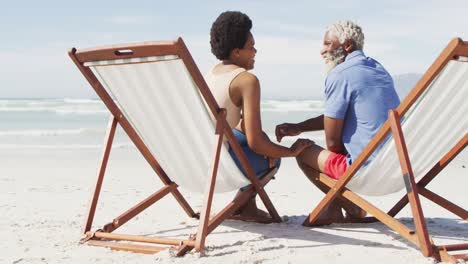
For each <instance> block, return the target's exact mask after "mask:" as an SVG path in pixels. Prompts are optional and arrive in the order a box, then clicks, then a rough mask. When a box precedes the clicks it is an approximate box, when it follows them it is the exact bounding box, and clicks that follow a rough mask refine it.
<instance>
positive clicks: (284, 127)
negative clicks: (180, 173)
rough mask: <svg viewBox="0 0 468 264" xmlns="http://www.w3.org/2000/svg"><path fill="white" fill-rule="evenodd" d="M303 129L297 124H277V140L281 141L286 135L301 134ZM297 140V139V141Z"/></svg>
mask: <svg viewBox="0 0 468 264" xmlns="http://www.w3.org/2000/svg"><path fill="white" fill-rule="evenodd" d="M301 132H302V131H301V130H300V128H299V126H298V125H297V124H291V123H283V124H281V125H277V126H276V129H275V134H276V140H277V141H278V142H281V139H282V138H283V137H285V136H297V135H299V134H301ZM296 142H297V141H296Z"/></svg>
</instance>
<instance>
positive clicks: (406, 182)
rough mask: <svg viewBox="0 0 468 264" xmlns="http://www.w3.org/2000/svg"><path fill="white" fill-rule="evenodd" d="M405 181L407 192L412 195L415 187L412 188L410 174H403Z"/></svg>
mask: <svg viewBox="0 0 468 264" xmlns="http://www.w3.org/2000/svg"><path fill="white" fill-rule="evenodd" d="M403 180H404V181H405V186H406V192H407V193H410V192H412V191H413V187H412V186H411V180H410V175H409V173H405V174H403Z"/></svg>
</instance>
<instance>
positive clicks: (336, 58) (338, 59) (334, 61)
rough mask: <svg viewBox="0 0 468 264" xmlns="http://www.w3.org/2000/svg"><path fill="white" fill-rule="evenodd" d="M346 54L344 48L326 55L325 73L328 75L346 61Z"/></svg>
mask: <svg viewBox="0 0 468 264" xmlns="http://www.w3.org/2000/svg"><path fill="white" fill-rule="evenodd" d="M345 57H346V55H345V53H344V50H343V48H342V47H339V48H338V49H336V50H334V51H332V52H331V53H325V55H324V56H323V58H324V60H325V72H326V73H327V74H328V73H330V71H331V70H333V69H334V68H335V67H336V66H337V65H338V64H340V63H342V62H343V61H344V60H345Z"/></svg>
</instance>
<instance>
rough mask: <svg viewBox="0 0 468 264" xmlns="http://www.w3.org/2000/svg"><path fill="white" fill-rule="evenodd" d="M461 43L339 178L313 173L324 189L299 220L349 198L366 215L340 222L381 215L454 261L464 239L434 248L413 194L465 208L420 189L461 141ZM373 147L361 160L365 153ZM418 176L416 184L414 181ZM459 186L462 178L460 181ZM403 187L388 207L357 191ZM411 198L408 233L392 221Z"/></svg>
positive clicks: (464, 68) (467, 107)
mask: <svg viewBox="0 0 468 264" xmlns="http://www.w3.org/2000/svg"><path fill="white" fill-rule="evenodd" d="M467 98H468V42H463V41H462V40H461V39H458V38H456V39H453V40H452V41H451V42H450V43H449V44H448V46H447V47H446V48H445V49H444V51H443V52H442V53H441V54H440V56H439V57H438V58H437V59H436V61H435V62H434V63H433V64H432V66H431V67H430V68H429V69H428V71H427V72H426V73H425V74H424V76H423V77H422V78H421V79H420V80H419V82H418V83H417V84H416V86H415V87H414V88H413V90H412V91H410V93H409V94H408V96H407V97H406V98H405V99H404V100H403V101H402V103H401V104H400V105H399V106H398V108H397V109H396V110H391V111H390V112H389V118H388V120H387V121H386V122H385V123H384V124H383V126H382V127H381V129H380V130H379V131H378V133H377V134H376V135H375V136H374V138H373V139H372V140H371V141H370V142H369V144H368V145H367V146H366V148H365V149H364V150H363V151H362V153H361V154H360V155H359V156H358V157H357V159H356V160H355V161H354V162H353V163H352V164H351V166H350V167H349V168H348V169H347V171H346V172H345V174H344V175H343V177H342V178H340V179H339V180H338V181H334V180H331V179H330V178H329V177H327V176H326V175H323V174H322V175H320V176H319V179H318V180H320V182H321V183H323V184H324V185H326V186H328V187H329V191H328V193H327V194H326V195H325V197H324V198H323V199H322V200H321V201H320V202H319V204H318V205H317V206H316V207H315V209H314V210H313V211H312V212H311V213H310V214H309V216H308V217H307V218H306V220H305V221H304V225H305V226H314V225H315V224H316V223H317V224H318V223H320V220H318V219H319V218H318V217H319V216H320V214H321V213H322V212H324V210H325V209H326V208H327V205H329V204H330V202H332V201H333V200H335V199H339V200H340V201H343V202H347V203H352V204H354V205H357V206H359V207H360V208H362V209H363V210H365V211H366V212H367V213H368V214H370V215H372V216H373V217H366V218H364V219H354V220H353V219H345V220H343V221H341V222H374V221H380V222H382V223H383V224H385V225H387V226H388V227H389V228H391V229H393V230H394V231H395V232H397V233H398V234H400V235H401V236H403V237H404V238H406V239H407V240H409V241H410V242H412V243H414V244H415V245H416V246H417V247H418V248H420V250H421V251H422V254H423V255H424V256H433V257H435V258H436V259H438V260H442V261H451V262H456V259H457V258H462V259H467V257H468V254H458V255H450V254H449V253H448V252H449V251H459V250H460V251H461V250H467V249H468V244H457V245H444V246H436V245H435V244H434V243H433V241H432V239H431V238H430V237H429V235H428V230H427V227H426V223H425V219H424V214H423V209H422V208H421V204H420V199H419V195H422V196H424V197H426V198H427V199H429V200H431V201H432V202H434V203H436V204H438V205H439V206H442V207H443V208H445V209H447V210H449V211H450V212H452V213H454V214H455V215H457V216H458V217H460V218H461V219H463V220H465V221H466V220H468V212H467V211H466V210H465V209H463V208H462V207H460V206H458V205H455V204H453V203H452V202H450V201H448V200H447V199H445V198H443V197H441V196H439V195H437V194H435V193H433V192H432V191H430V190H428V189H427V188H426V185H427V184H429V183H430V182H431V181H432V180H433V179H434V178H435V177H436V176H437V175H438V173H439V172H440V171H442V170H443V169H444V168H445V167H446V166H447V165H448V164H449V163H450V161H452V160H453V158H454V157H456V156H457V154H459V153H460V152H462V150H463V149H464V148H465V147H466V145H467V142H468V135H467V132H468V118H467V116H466V114H467V113H468V103H467ZM378 148H380V150H379V151H378V153H377V154H376V155H377V156H375V157H374V158H373V159H372V160H371V161H370V162H369V164H368V165H367V166H363V164H364V163H365V162H366V161H367V159H368V157H369V156H370V155H371V154H372V153H373V152H374V151H375V150H376V149H378ZM418 179H420V180H419V181H418V182H416V180H418ZM464 184H465V185H466V182H465V183H464ZM404 188H406V192H407V195H405V196H404V197H403V198H401V200H399V201H398V202H397V203H396V205H395V206H394V207H393V208H392V209H390V211H388V212H387V213H385V212H384V211H382V210H381V209H379V208H377V207H375V206H373V205H372V204H371V203H369V202H368V201H366V200H364V199H363V198H362V197H361V196H359V195H358V193H359V194H363V195H368V196H380V195H386V194H390V193H395V192H397V191H399V190H403V189H404ZM408 202H409V204H410V206H411V211H412V215H413V220H414V225H415V229H416V230H415V231H414V230H411V229H410V228H408V227H406V226H405V225H403V224H402V223H401V222H400V221H398V220H397V219H395V218H394V217H395V215H396V214H397V213H398V212H400V210H401V209H402V208H403V207H404V206H405V205H406V204H408Z"/></svg>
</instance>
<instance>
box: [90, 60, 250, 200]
mask: <svg viewBox="0 0 468 264" xmlns="http://www.w3.org/2000/svg"><path fill="white" fill-rule="evenodd" d="M129 62H131V63H130V64H129ZM142 62H144V63H142ZM85 66H89V67H90V68H91V69H92V70H93V72H94V73H95V74H96V76H97V77H98V78H99V79H100V81H101V83H103V84H104V86H105V88H106V89H107V90H108V91H109V92H110V93H111V94H112V96H113V98H114V100H115V101H116V102H117V104H118V105H119V106H120V109H122V110H123V113H124V115H125V116H126V118H127V119H128V120H129V121H130V122H131V123H132V125H133V127H134V128H135V129H136V131H137V133H138V134H139V136H140V137H141V138H142V139H143V141H144V142H145V144H146V145H147V146H148V148H149V149H150V151H151V153H152V154H153V155H154V156H155V157H157V159H158V161H159V163H160V165H161V167H162V168H163V169H164V170H165V171H166V173H167V174H168V175H169V176H170V177H171V179H172V180H174V181H175V182H177V184H178V185H179V186H181V187H183V188H186V189H189V190H191V191H195V192H203V191H204V188H205V187H206V181H207V179H208V178H209V176H210V173H209V169H210V165H211V160H212V157H213V153H212V152H213V149H214V145H215V143H216V142H215V138H214V135H215V126H214V124H213V122H212V120H211V117H210V114H209V112H208V109H207V108H206V106H205V102H204V101H203V98H202V97H201V95H200V93H199V91H198V88H197V87H196V86H195V85H196V84H195V83H194V82H193V80H192V78H191V77H190V75H189V73H188V71H187V69H186V68H185V66H184V64H183V62H182V60H181V59H179V58H178V57H177V56H165V57H152V58H136V59H133V60H132V61H128V60H127V61H125V60H107V61H96V62H91V63H86V64H85ZM218 170H219V171H218V177H217V179H216V180H217V181H216V185H215V186H216V189H215V192H227V191H233V190H237V189H239V188H241V187H243V186H246V185H248V184H249V183H250V181H248V180H247V178H246V177H245V176H244V175H243V174H242V172H241V171H240V170H239V169H238V168H237V166H236V164H235V163H234V161H233V160H232V158H231V156H230V155H229V153H228V147H227V146H226V145H224V147H223V148H222V153H221V159H220V166H219V169H218Z"/></svg>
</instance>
